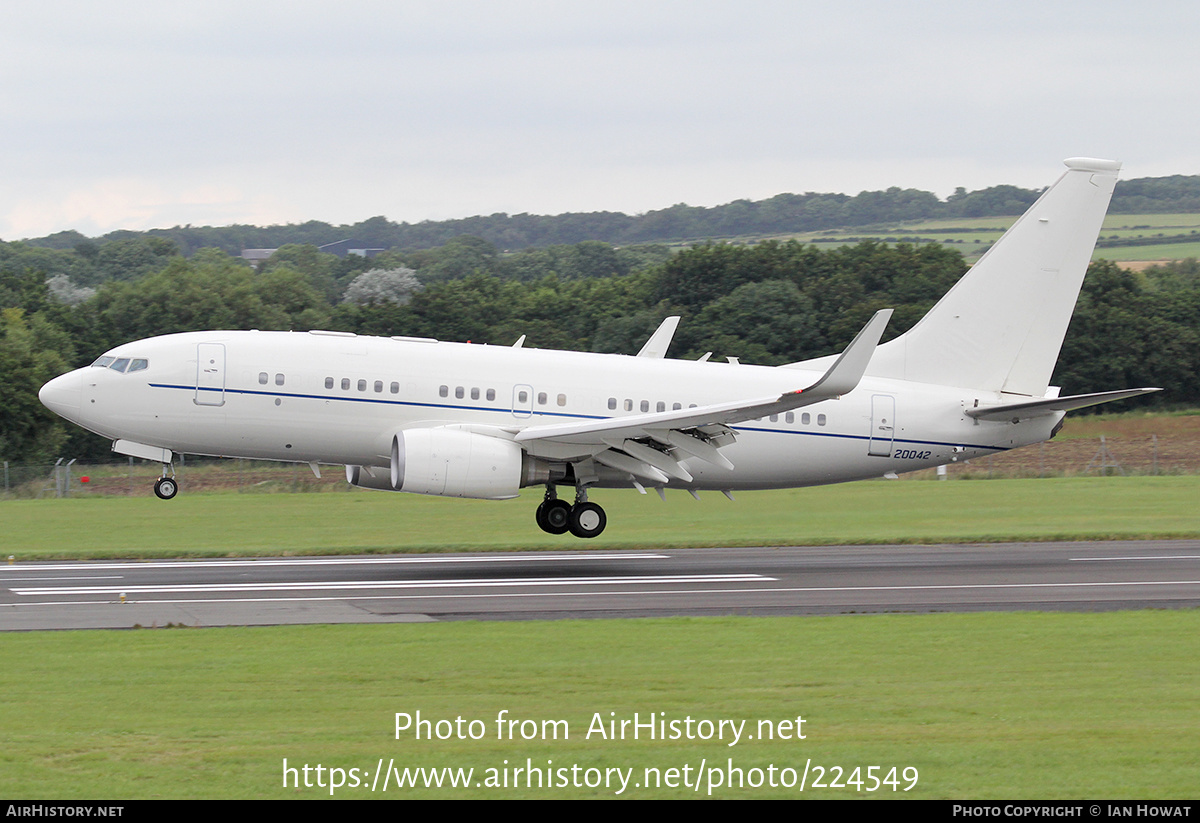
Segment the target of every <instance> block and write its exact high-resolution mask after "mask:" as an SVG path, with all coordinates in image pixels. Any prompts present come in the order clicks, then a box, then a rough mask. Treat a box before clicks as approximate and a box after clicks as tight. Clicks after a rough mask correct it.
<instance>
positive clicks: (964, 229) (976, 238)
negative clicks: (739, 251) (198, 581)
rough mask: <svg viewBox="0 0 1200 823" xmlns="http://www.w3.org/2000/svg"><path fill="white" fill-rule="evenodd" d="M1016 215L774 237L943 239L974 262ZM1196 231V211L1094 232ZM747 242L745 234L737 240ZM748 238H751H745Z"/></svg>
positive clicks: (1196, 248) (1146, 257) (1129, 218)
mask: <svg viewBox="0 0 1200 823" xmlns="http://www.w3.org/2000/svg"><path fill="white" fill-rule="evenodd" d="M1016 220H1017V218H1016V217H1015V216H1009V217H975V218H958V219H953V220H926V221H914V222H912V223H898V224H895V225H885V226H869V227H854V228H847V229H834V230H826V231H813V232H801V233H797V234H788V235H783V236H781V237H780V238H779V239H791V238H794V239H796V240H800V241H801V242H805V243H819V244H820V245H821V246H822V247H829V246H836V245H843V244H846V243H852V242H857V241H858V240H859V239H863V238H868V237H869V238H874V239H877V240H887V241H889V242H894V241H897V240H901V239H911V238H919V239H920V240H921V241H923V242H932V243H948V244H949V245H950V247H951V248H954V249H957V250H958V251H960V252H962V254H963V256H964V257H966V258H967V261H968V262H974V261H975V259H977V258H978V257H979V255H980V254H982V252H983V251H984V250H986V249H987V248H988V247H989V246H990V245H991V244H992V243H994V242H995V241H996V240H998V239H1000V235H1002V234H1003V233H1004V232H1005V231H1007V230H1008V228H1009V226H1011V225H1012V224H1013V223H1014V222H1016ZM1195 231H1200V215H1196V214H1109V215H1108V216H1107V217H1105V219H1104V226H1103V228H1102V229H1101V230H1100V236H1101V238H1102V239H1104V240H1114V239H1116V240H1119V239H1122V238H1129V239H1131V240H1134V239H1140V238H1146V237H1154V236H1155V235H1163V236H1164V239H1169V238H1170V237H1174V236H1181V235H1183V236H1186V235H1191V234H1192V233H1193V232H1195ZM740 240H742V241H747V240H748V239H747V238H740ZM1195 240H1196V242H1191V241H1190V240H1189V241H1186V242H1175V243H1166V242H1164V243H1161V244H1157V245H1129V246H1112V247H1106V248H1098V249H1096V251H1095V253H1094V254H1093V257H1094V258H1096V259H1105V260H1115V261H1118V262H1137V261H1165V260H1182V259H1185V258H1188V257H1198V256H1200V237H1197V238H1195ZM750 242H753V241H750Z"/></svg>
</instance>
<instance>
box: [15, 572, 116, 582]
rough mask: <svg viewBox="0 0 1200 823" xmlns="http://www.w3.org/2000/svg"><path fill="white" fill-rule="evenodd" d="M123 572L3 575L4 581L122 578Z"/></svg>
mask: <svg viewBox="0 0 1200 823" xmlns="http://www.w3.org/2000/svg"><path fill="white" fill-rule="evenodd" d="M124 579H125V575H123V574H86V575H80V576H78V577H57V576H53V577H5V578H4V582H5V583H11V582H13V581H14V580H15V581H24V580H124Z"/></svg>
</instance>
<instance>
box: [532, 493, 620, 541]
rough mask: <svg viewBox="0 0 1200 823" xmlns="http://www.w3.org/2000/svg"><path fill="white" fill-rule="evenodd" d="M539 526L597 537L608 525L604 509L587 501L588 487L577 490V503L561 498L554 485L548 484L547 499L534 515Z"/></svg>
mask: <svg viewBox="0 0 1200 823" xmlns="http://www.w3.org/2000/svg"><path fill="white" fill-rule="evenodd" d="M534 518H535V519H536V520H537V524H538V526H539V527H540V528H541V530H542V531H544V532H549V533H550V534H565V533H567V532H570V533H571V534H573V535H575V536H576V537H584V538H587V537H595V536H596V535H598V534H600V532H602V531H604V527H605V526H606V525H608V517H607V516H606V515H605V514H604V509H602V508H600V507H599V506H597V505H596V504H595V503H589V502H588V501H587V489H584V488H579V489H576V491H575V505H573V506H572V505H571V504H570V503H568V502H567V501H566V500H560V499H559V498H558V495H557V494H556V493H555V491H554V487H553V486H546V499H545V500H543V501H542V503H541V505H540V506H538V507H537V512H536V514H535V515H534Z"/></svg>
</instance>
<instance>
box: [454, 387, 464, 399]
mask: <svg viewBox="0 0 1200 823" xmlns="http://www.w3.org/2000/svg"><path fill="white" fill-rule="evenodd" d="M454 396H455V397H457V398H458V399H459V400H462V399H463V398H464V397H465V396H466V394H465V393H464V392H463V387H462V386H455V387H454Z"/></svg>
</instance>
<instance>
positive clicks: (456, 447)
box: [389, 428, 525, 500]
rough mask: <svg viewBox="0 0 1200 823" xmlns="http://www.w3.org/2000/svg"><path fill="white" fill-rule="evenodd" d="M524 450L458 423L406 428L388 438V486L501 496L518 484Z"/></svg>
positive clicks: (448, 494) (512, 491) (513, 493)
mask: <svg viewBox="0 0 1200 823" xmlns="http://www.w3.org/2000/svg"><path fill="white" fill-rule="evenodd" d="M524 454H525V453H524V451H523V450H522V449H521V447H520V446H518V445H517V444H516V443H514V442H512V441H511V440H502V439H500V438H496V437H488V436H487V435H484V434H475V433H473V432H467V431H462V430H459V429H441V428H435V429H406V430H404V431H401V432H398V433H397V434H396V435H395V436H394V437H393V438H392V467H391V469H392V470H391V477H390V478H389V479H390V480H391V483H392V488H393V489H395V490H396V491H404V492H412V493H414V494H439V495H444V496H446V497H475V498H483V499H487V500H504V499H507V498H509V497H516V496H517V490H518V489H520V487H521V486H522V485H524V484H523V483H522V482H521V481H522V474H523V472H522V468H523V464H524V462H525V461H524Z"/></svg>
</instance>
